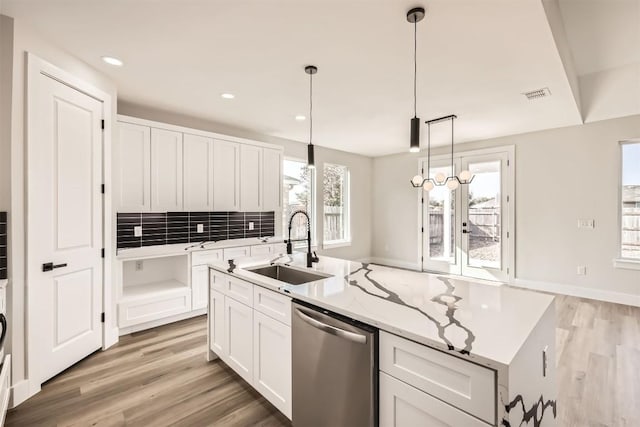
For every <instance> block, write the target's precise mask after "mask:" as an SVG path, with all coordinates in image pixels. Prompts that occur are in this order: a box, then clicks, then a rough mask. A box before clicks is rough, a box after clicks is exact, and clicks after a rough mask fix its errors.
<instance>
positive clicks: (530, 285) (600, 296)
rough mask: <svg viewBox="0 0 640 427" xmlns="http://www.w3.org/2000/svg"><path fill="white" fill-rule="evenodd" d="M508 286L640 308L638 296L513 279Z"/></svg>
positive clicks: (639, 297) (639, 296)
mask: <svg viewBox="0 0 640 427" xmlns="http://www.w3.org/2000/svg"><path fill="white" fill-rule="evenodd" d="M509 285H511V286H515V287H518V288H526V289H531V290H535V291H543V292H550V293H554V294H562V295H570V296H574V297H580V298H588V299H594V300H599V301H607V302H613V303H616V304H624V305H632V306H636V307H640V295H633V294H625V293H621V292H611V291H605V290H602V289H594V288H587V287H584V286H575V285H567V284H562V283H553V282H540V281H535V280H526V279H515V280H513V281H510V282H509Z"/></svg>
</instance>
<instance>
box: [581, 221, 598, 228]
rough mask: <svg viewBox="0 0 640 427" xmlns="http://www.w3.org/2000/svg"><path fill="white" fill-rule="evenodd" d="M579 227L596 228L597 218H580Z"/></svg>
mask: <svg viewBox="0 0 640 427" xmlns="http://www.w3.org/2000/svg"><path fill="white" fill-rule="evenodd" d="M578 228H591V229H593V228H595V220H593V219H579V220H578Z"/></svg>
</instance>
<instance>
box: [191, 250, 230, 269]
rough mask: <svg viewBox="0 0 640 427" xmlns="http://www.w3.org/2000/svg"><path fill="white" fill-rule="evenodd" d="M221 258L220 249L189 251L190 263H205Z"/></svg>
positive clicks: (193, 264) (194, 264)
mask: <svg viewBox="0 0 640 427" xmlns="http://www.w3.org/2000/svg"><path fill="white" fill-rule="evenodd" d="M221 260H222V249H213V250H208V251H195V252H191V265H192V266H196V265H205V264H209V263H210V262H216V261H221Z"/></svg>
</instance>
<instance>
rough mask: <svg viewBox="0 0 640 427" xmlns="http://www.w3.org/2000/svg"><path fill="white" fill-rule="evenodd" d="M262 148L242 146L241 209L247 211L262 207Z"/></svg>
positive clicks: (257, 209)
mask: <svg viewBox="0 0 640 427" xmlns="http://www.w3.org/2000/svg"><path fill="white" fill-rule="evenodd" d="M261 181H262V148H260V147H256V146H253V145H244V144H243V145H241V146H240V209H241V210H243V211H245V212H251V211H259V210H261V209H262V189H261V185H260V184H261Z"/></svg>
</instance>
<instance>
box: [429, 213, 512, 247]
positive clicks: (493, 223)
mask: <svg viewBox="0 0 640 427" xmlns="http://www.w3.org/2000/svg"><path fill="white" fill-rule="evenodd" d="M451 220H452V221H453V215H452V218H451ZM469 225H470V228H469V230H470V231H471V233H472V234H473V235H474V236H475V238H477V239H486V240H493V241H498V240H500V209H499V208H481V209H473V208H471V209H469ZM443 237H444V212H434V211H432V212H429V243H442V238H443Z"/></svg>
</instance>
